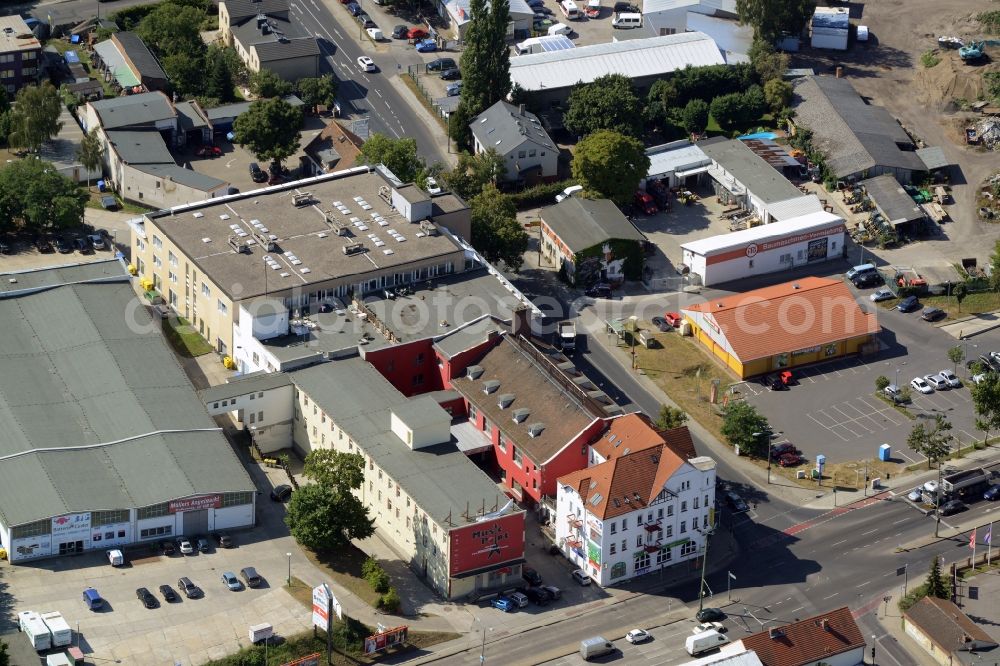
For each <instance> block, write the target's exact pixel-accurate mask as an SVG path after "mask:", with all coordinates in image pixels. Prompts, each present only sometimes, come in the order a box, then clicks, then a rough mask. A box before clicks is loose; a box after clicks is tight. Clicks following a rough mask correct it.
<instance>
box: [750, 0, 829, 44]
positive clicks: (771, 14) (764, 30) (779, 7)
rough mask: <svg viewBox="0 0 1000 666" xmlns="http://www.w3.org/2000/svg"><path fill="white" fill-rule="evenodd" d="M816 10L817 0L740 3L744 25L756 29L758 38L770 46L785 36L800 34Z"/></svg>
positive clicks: (751, 1) (760, 0)
mask: <svg viewBox="0 0 1000 666" xmlns="http://www.w3.org/2000/svg"><path fill="white" fill-rule="evenodd" d="M815 9H816V0H736V14H737V15H738V16H739V19H740V23H743V24H745V25H750V26H752V27H753V32H754V38H755V39H760V40H763V41H766V42H768V43H773V42H774V41H775V40H777V39H778V38H779V37H781V35H782V34H783V33H787V34H790V35H798V34H800V33H801V32H802V29H803V28H805V27H806V24H807V23H809V20H810V18H811V17H812V15H813V12H814V11H815Z"/></svg>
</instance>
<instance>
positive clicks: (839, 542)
mask: <svg viewBox="0 0 1000 666" xmlns="http://www.w3.org/2000/svg"><path fill="white" fill-rule="evenodd" d="M846 541H847V539H844V540H843V541H838V542H837V543H835V544H833V546H831V548H833V547H834V546H839V545H840V544H842V543H844V542H846Z"/></svg>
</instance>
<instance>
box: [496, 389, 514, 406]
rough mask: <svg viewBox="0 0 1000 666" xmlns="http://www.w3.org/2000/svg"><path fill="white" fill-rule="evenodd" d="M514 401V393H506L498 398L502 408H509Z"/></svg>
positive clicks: (498, 403) (498, 404)
mask: <svg viewBox="0 0 1000 666" xmlns="http://www.w3.org/2000/svg"><path fill="white" fill-rule="evenodd" d="M513 402H514V394H513V393H504V394H502V395H501V396H500V398H499V399H498V400H497V406H498V407H500V409H507V408H508V407H510V405H511V403H513Z"/></svg>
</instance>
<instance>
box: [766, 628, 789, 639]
mask: <svg viewBox="0 0 1000 666" xmlns="http://www.w3.org/2000/svg"><path fill="white" fill-rule="evenodd" d="M784 635H785V632H783V631H782V630H781V628H780V627H771V628H770V629H768V630H767V636H768V638H771V639H775V638H781V637H782V636H784Z"/></svg>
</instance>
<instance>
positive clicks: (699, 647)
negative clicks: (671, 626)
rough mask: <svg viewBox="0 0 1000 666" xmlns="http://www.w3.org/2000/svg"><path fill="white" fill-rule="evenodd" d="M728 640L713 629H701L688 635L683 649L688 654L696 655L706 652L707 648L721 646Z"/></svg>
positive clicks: (712, 648) (711, 648)
mask: <svg viewBox="0 0 1000 666" xmlns="http://www.w3.org/2000/svg"><path fill="white" fill-rule="evenodd" d="M728 642H729V639H728V638H726V637H725V636H724V635H722V634H720V633H719V632H718V631H716V630H715V629H711V630H709V631H703V632H701V633H700V634H695V635H693V636H688V637H687V639H686V640H685V641H684V649H685V650H687V653H688V654H689V655H691V656H692V657H696V656H698V655H699V654H701V653H702V652H708V651H709V650H714V649H715V648H717V647H722V646H723V645H725V644H726V643H728Z"/></svg>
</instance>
